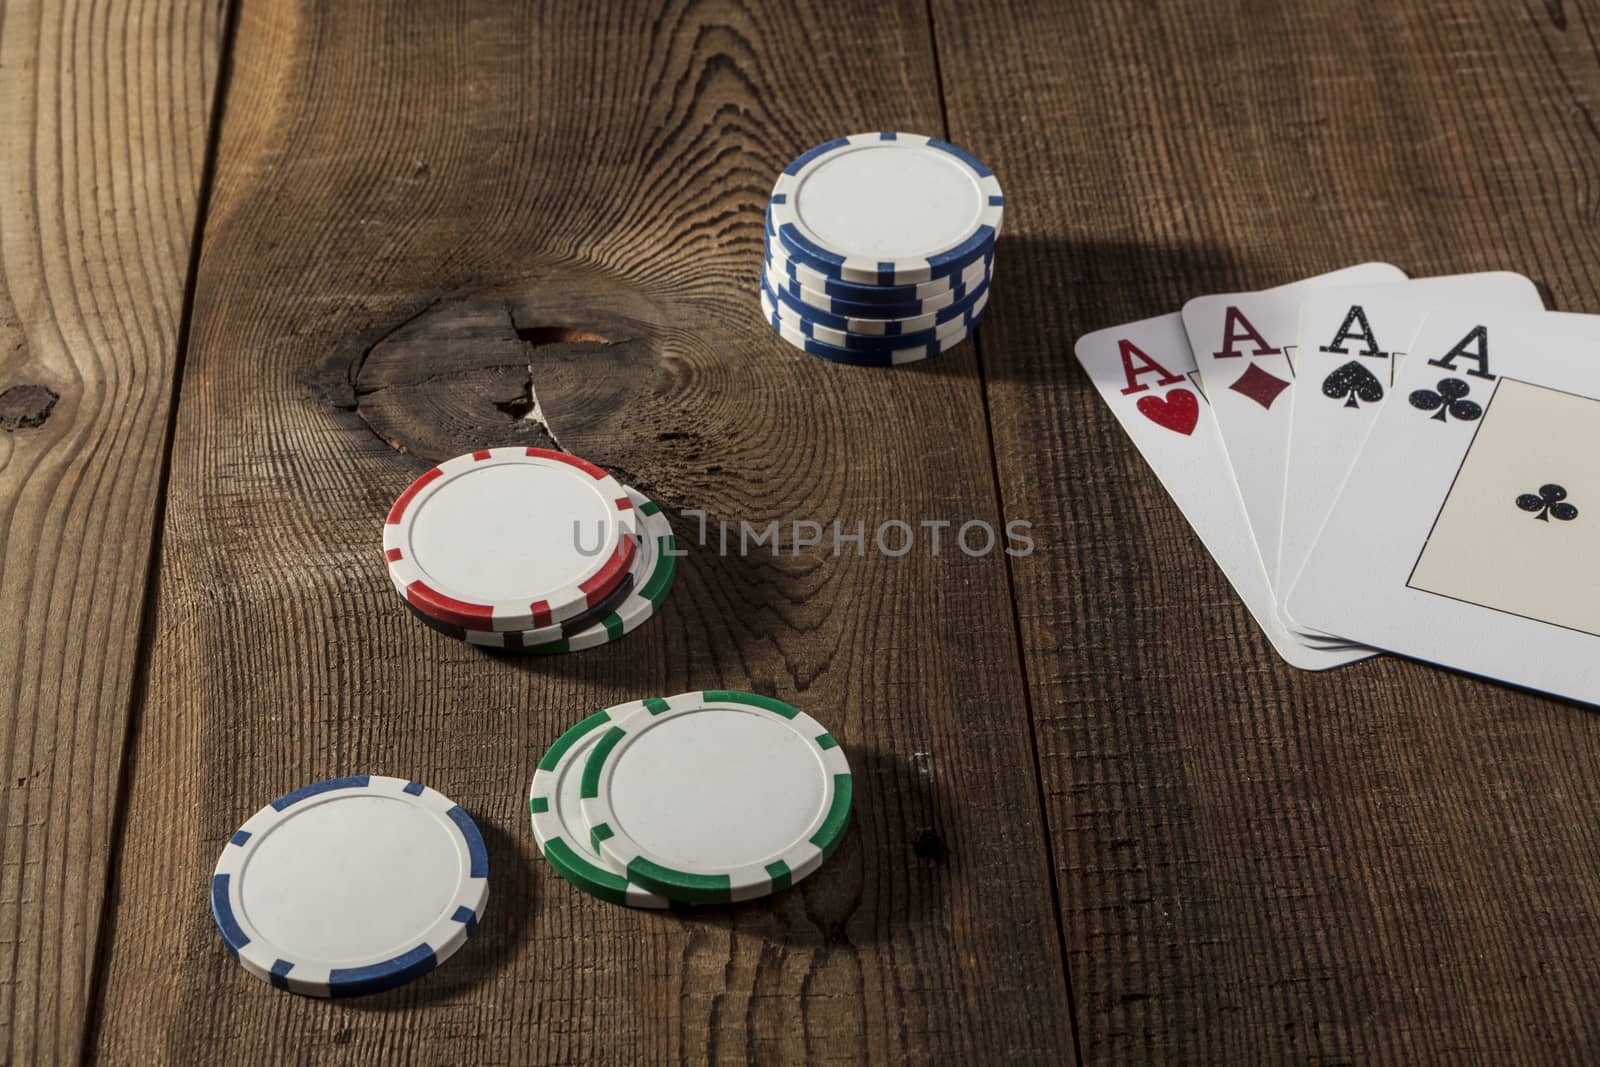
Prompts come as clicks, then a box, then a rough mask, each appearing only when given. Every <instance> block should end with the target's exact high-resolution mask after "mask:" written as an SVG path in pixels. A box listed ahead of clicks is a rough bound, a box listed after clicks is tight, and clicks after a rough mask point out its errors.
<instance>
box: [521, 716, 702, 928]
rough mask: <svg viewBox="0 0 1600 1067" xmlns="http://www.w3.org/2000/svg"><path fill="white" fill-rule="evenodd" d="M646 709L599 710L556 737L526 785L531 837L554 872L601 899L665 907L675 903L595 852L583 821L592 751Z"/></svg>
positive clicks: (632, 905)
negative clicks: (616, 725)
mask: <svg viewBox="0 0 1600 1067" xmlns="http://www.w3.org/2000/svg"><path fill="white" fill-rule="evenodd" d="M642 707H644V701H642V700H640V701H635V702H633V703H632V704H622V705H619V706H618V707H616V708H609V709H606V710H604V711H597V712H595V713H594V714H593V715H590V716H589V717H588V718H586V719H584V720H583V721H581V722H579V723H577V724H576V725H574V726H573V727H572V728H570V729H569V730H567V732H566V733H564V734H562V735H561V736H560V737H558V738H556V742H555V744H553V745H551V746H550V749H549V751H547V752H546V753H545V754H544V758H543V759H541V760H540V761H539V767H538V769H537V770H535V771H534V772H533V783H532V784H531V785H530V786H529V787H528V811H529V813H530V815H531V816H532V819H533V839H534V841H536V842H537V843H538V845H539V852H540V854H541V855H543V856H544V858H545V860H546V861H547V862H548V863H549V864H550V866H552V867H554V868H555V869H556V872H557V873H558V874H560V875H561V877H563V878H565V879H566V880H567V881H569V882H571V883H572V884H573V885H575V886H577V887H578V888H579V889H582V890H583V891H584V892H586V893H592V894H594V895H595V896H597V897H599V898H600V899H601V900H606V901H610V902H611V903H613V904H626V905H628V906H629V907H634V908H665V907H669V906H670V905H671V903H672V902H671V901H670V900H668V899H667V898H666V897H663V896H660V895H659V894H656V893H652V892H650V891H649V890H648V889H642V888H640V887H639V886H636V885H634V884H632V883H631V882H629V881H628V875H627V872H626V871H625V870H623V869H622V868H620V867H616V866H615V865H613V864H612V862H611V861H610V860H608V859H606V858H605V857H604V856H602V855H601V854H600V853H599V852H597V851H595V849H594V846H593V845H592V844H591V843H590V841H589V827H588V824H586V823H585V822H584V821H583V811H582V806H581V804H580V800H579V795H578V794H579V786H580V784H581V782H582V777H583V766H584V763H585V761H587V760H588V758H589V753H590V751H591V750H592V749H593V748H594V746H595V744H596V743H597V742H599V740H600V738H601V737H602V736H603V735H604V734H605V729H604V728H606V727H609V726H610V725H611V724H612V723H613V722H614V721H615V719H616V717H618V716H626V715H627V714H628V713H629V712H632V711H635V710H637V709H639V708H642Z"/></svg>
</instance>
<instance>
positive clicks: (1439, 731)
mask: <svg viewBox="0 0 1600 1067" xmlns="http://www.w3.org/2000/svg"><path fill="white" fill-rule="evenodd" d="M935 8H936V16H935V25H936V29H937V37H938V41H939V45H940V58H941V63H942V67H943V71H944V78H945V83H946V85H947V86H948V87H950V91H949V94H948V97H949V105H950V122H951V133H952V135H953V136H954V137H955V138H956V139H957V140H959V141H961V142H963V143H965V144H967V145H969V146H970V147H972V148H973V149H974V150H975V151H977V152H978V153H980V154H981V155H982V156H983V158H984V159H985V160H986V161H988V162H989V163H990V164H991V165H992V166H993V167H994V168H995V169H996V171H997V172H998V173H999V174H1000V175H1001V177H1002V180H1003V181H1004V182H1005V186H1006V192H1007V194H1008V195H1007V208H1006V223H1007V229H1008V234H1007V237H1006V240H1005V244H1004V247H1002V249H1001V250H1000V253H999V262H1000V265H1001V268H1000V269H1001V271H1002V274H1001V275H1000V277H1001V279H1002V281H1001V282H1000V284H999V285H997V287H996V290H995V296H994V301H993V303H992V305H991V308H990V311H989V317H988V321H987V323H986V325H985V327H984V329H983V333H982V337H981V341H980V347H981V359H982V362H983V365H984V369H985V372H986V375H987V379H988V396H989V402H990V407H991V410H992V412H993V424H994V433H995V441H996V451H997V458H998V461H999V468H1000V475H1001V482H1002V484H1003V485H1004V486H1005V487H1006V488H1005V492H1004V507H1005V511H1006V512H1007V514H1014V515H1015V514H1020V515H1027V516H1029V517H1031V518H1034V519H1035V520H1036V521H1038V522H1039V524H1040V528H1041V532H1042V534H1043V536H1044V538H1045V540H1046V541H1047V542H1048V543H1051V544H1055V545H1059V546H1061V549H1060V551H1059V552H1058V553H1055V554H1053V555H1049V556H1044V557H1040V558H1038V559H1035V560H1032V561H1023V562H1021V563H1019V564H1018V565H1017V567H1016V574H1017V592H1018V612H1019V616H1020V619H1021V623H1022V630H1023V635H1024V644H1025V647H1026V650H1027V667H1028V674H1029V678H1030V685H1031V690H1032V695H1033V703H1034V707H1035V710H1036V713H1037V718H1038V727H1039V745H1040V749H1041V763H1042V767H1043V770H1044V775H1045V788H1046V791H1047V796H1048V800H1047V804H1048V811H1049V820H1050V825H1051V832H1052V839H1053V841H1054V843H1055V855H1056V857H1057V864H1058V871H1057V874H1058V878H1059V879H1060V884H1061V902H1062V909H1063V916H1064V919H1065V923H1066V935H1067V941H1068V957H1069V961H1070V971H1071V976H1072V980H1073V992H1074V995H1075V1002H1076V1011H1077V1021H1078V1024H1079V1027H1080V1032H1081V1036H1082V1042H1083V1051H1084V1058H1085V1060H1087V1061H1089V1062H1096V1063H1099V1062H1111V1061H1155V1062H1183V1061H1209V1062H1231V1063H1240V1062H1271V1061H1284V1060H1291V1061H1299V1062H1350V1061H1355V1062H1379V1061H1389V1060H1394V1061H1400V1062H1411V1061H1415V1060H1417V1059H1419V1058H1430V1059H1444V1060H1450V1059H1455V1060H1464V1059H1470V1060H1478V1061H1484V1062H1494V1063H1507V1062H1513V1061H1518V1060H1527V1061H1544V1062H1549V1061H1563V1060H1566V1061H1578V1062H1582V1061H1588V1060H1593V1059H1594V1058H1595V1056H1596V1052H1597V1049H1600V1028H1597V1026H1596V1023H1595V1018H1596V1016H1597V1012H1596V1008H1597V1006H1600V983H1597V982H1596V977H1597V974H1596V971H1597V964H1596V960H1597V959H1600V876H1597V874H1596V862H1595V860H1596V856H1597V855H1600V823H1597V822H1596V820H1595V818H1594V811H1595V810H1596V807H1597V805H1600V784H1597V783H1600V775H1597V773H1596V772H1597V771H1600V716H1596V715H1595V714H1594V713H1593V712H1591V711H1587V710H1583V709H1580V708H1576V707H1572V706H1567V705H1562V704H1558V703H1556V702H1553V701H1549V700H1544V699H1540V698H1538V697H1535V696H1531V695H1526V694H1521V693H1515V692H1511V691H1509V690H1506V689H1503V688H1499V687H1495V686H1492V685H1488V684H1483V683H1479V682H1475V681H1471V680H1468V679H1466V678H1462V677H1459V676H1455V675H1450V674H1447V673H1444V672H1441V671H1436V670H1432V669H1429V668H1427V667H1424V666H1420V665H1415V664H1406V663H1400V662H1396V661H1394V660H1384V661H1381V662H1378V663H1373V664H1370V665H1364V666H1360V667H1355V668H1351V669H1348V670H1344V671H1340V672H1337V673H1334V674H1331V675H1322V676H1310V675H1301V674H1297V673H1295V672H1294V671H1292V670H1289V669H1287V668H1285V667H1283V666H1282V665H1280V664H1279V663H1277V662H1276V661H1275V660H1274V658H1273V656H1272V654H1271V652H1270V651H1269V649H1268V646H1267V644H1266V642H1265V641H1264V640H1263V639H1261V638H1260V636H1259V635H1258V634H1257V633H1256V632H1255V629H1254V627H1253V625H1252V624H1251V622H1250V620H1249V618H1248V616H1247V615H1246V614H1245V612H1244V611H1243V609H1242V608H1241V607H1240V605H1239V604H1238V603H1237V601H1236V599H1235V598H1234V597H1233V596H1232V595H1231V593H1230V591H1229V590H1228V588H1227V586H1226V584H1225V583H1224V582H1223V580H1222V578H1221V576H1220V575H1219V574H1218V573H1217V571H1216V569H1215V567H1214V566H1213V565H1212V564H1211V563H1210V561H1209V560H1208V558H1207V557H1206V554H1205V552H1204V550H1203V549H1202V548H1201V547H1200V545H1199V543H1198V542H1197V541H1196V540H1195V539H1194V537H1193V536H1192V535H1191V534H1190V533H1189V531H1188V530H1187V529H1186V528H1185V526H1184V523H1183V520H1182V518H1181V517H1180V516H1179V514H1178V512H1177V511H1176V509H1174V508H1173V507H1172V506H1171V505H1170V504H1169V503H1168V501H1167V500H1166V498H1165V496H1164V495H1163V493H1162V491H1161V489H1160V487H1159V485H1158V484H1157V483H1156V481H1155V479H1154V478H1153V477H1151V476H1150V474H1149V473H1148V472H1147V471H1146V470H1145V469H1144V467H1143V465H1142V463H1141V462H1140V460H1139V458H1138V456H1137V454H1136V453H1135V452H1134V450H1133V449H1132V448H1131V447H1130V446H1129V445H1128V443H1127V442H1126V441H1125V440H1124V438H1123V435H1122V433H1121V432H1120V430H1119V429H1118V427H1117V426H1116V424H1115V421H1114V420H1113V419H1112V417H1111V416H1110V414H1109V413H1108V412H1107V411H1106V410H1104V408H1103V406H1102V404H1101V403H1100V401H1099V399H1098V398H1097V397H1096V395H1095V393H1094V390H1093V389H1092V387H1091V386H1090V384H1089V383H1088V381H1087V380H1086V379H1085V378H1084V377H1083V376H1082V375H1081V373H1080V372H1079V371H1078V368H1077V366H1076V364H1075V362H1074V361H1073V359H1072V355H1071V346H1072V343H1073V341H1074V339H1075V338H1077V337H1078V336H1080V335H1081V334H1083V333H1085V332H1087V331H1089V330H1092V329H1097V328H1099V327H1102V326H1109V325H1113V324H1116V323H1118V322H1125V321H1129V320H1132V319H1137V318H1142V317H1145V316H1149V315H1154V314H1160V313H1162V312H1165V311H1169V310H1176V309H1177V308H1178V307H1179V306H1180V305H1181V303H1182V302H1183V301H1184V300H1185V299H1186V298H1187V297H1189V296H1192V295H1196V294H1200V293H1204V292H1220V291H1227V290H1230V289H1235V288H1245V287H1251V286H1259V285H1268V284H1273V283H1276V282H1281V281H1286V280H1289V279H1292V278H1294V277H1297V276H1302V275H1307V274H1311V273H1314V272H1316V271H1319V270H1325V269H1329V268H1332V267H1336V266H1340V265H1344V264H1347V263H1351V262H1358V261H1360V260H1363V259H1389V260H1392V261H1393V262H1395V263H1398V264H1400V265H1401V266H1403V267H1405V268H1406V269H1408V270H1409V271H1411V272H1413V273H1415V274H1439V273H1452V272H1461V271H1471V270H1484V269H1496V268H1504V269H1512V270H1520V271H1523V272H1525V273H1527V274H1528V275H1530V276H1531V277H1533V278H1534V279H1535V280H1537V281H1541V282H1544V283H1546V284H1547V285H1548V286H1549V288H1550V291H1551V292H1552V294H1553V301H1554V306H1557V307H1559V308H1563V309H1567V310H1589V311H1594V310H1600V271H1597V267H1596V264H1597V262H1600V256H1597V252H1600V228H1597V226H1596V223H1595V203H1594V196H1595V190H1596V188H1600V154H1597V151H1596V147H1597V145H1596V141H1597V137H1596V127H1595V123H1594V117H1593V115H1594V109H1595V104H1596V99H1597V97H1600V63H1597V61H1596V60H1597V54H1596V47H1595V41H1596V39H1597V34H1600V11H1597V9H1596V7H1595V5H1593V4H1561V3H1551V4H1545V3H1532V2H1530V3H1517V4H1503V3H1492V2H1489V0H1482V2H1477V0H1451V2H1448V3H1443V4H1402V5H1381V4H1361V5H1357V6H1356V7H1354V8H1352V7H1351V6H1350V5H1331V4H1328V5H1316V4H1310V5H1307V4H1288V5H1270V4H1269V5H1260V4H1247V3H1236V4H1219V3H1215V2H1212V0H1180V2H1176V3H1165V4H1160V5H1138V6H1137V9H1135V8H1134V7H1131V6H1130V5H1125V4H1115V3H1109V2H1106V3H1092V4H1075V5H1049V4H1026V3H997V4H983V5H973V4H960V3H952V2H946V0H940V2H939V3H938V4H936V5H935ZM1022 86H1025V87H1026V90H1025V93H1024V92H1021V90H1020V89H1019V87H1022ZM1019 95H1021V96H1023V98H1024V99H1026V101H1027V105H1026V106H1025V107H1022V108H1017V107H1014V106H1013V105H1012V101H1013V100H1016V99H1017V98H1018V97H1019ZM998 116H1003V121H1002V120H1000V119H999V118H998Z"/></svg>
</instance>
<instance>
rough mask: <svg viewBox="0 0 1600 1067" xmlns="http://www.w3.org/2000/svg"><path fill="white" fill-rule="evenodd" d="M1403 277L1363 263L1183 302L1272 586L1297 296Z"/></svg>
mask: <svg viewBox="0 0 1600 1067" xmlns="http://www.w3.org/2000/svg"><path fill="white" fill-rule="evenodd" d="M1403 280H1405V273H1404V272H1403V271H1401V270H1400V268H1398V267H1392V266H1390V265H1389V264H1387V263H1365V264H1362V265H1360V266H1356V267H1350V268H1347V269H1345V270H1341V271H1335V272H1333V273H1332V274H1323V275H1319V276H1317V277H1315V278H1308V279H1306V280H1305V281H1302V282H1295V283H1294V284H1291V285H1284V286H1280V287H1278V288H1276V289H1267V290H1264V291H1262V292H1259V293H1224V294H1221V295H1217V296H1201V297H1196V298H1195V299H1193V300H1191V301H1189V302H1188V303H1187V304H1185V305H1184V306H1183V325H1184V329H1185V330H1186V332H1187V333H1188V336H1189V343H1190V346H1191V347H1192V349H1193V351H1194V354H1195V359H1196V361H1197V362H1198V364H1199V368H1200V379H1201V381H1202V382H1203V383H1204V384H1205V390H1206V396H1207V397H1209V398H1210V400H1211V404H1212V410H1213V412H1214V413H1215V415H1216V420H1217V426H1218V429H1219V430H1220V431H1221V434H1222V443H1223V448H1224V450H1225V451H1226V454H1227V459H1228V465H1229V467H1230V468H1231V469H1232V471H1233V478H1234V481H1235V482H1236V483H1237V485H1238V487H1239V495H1240V496H1241V497H1242V498H1243V499H1244V508H1245V514H1246V515H1248V516H1249V519H1250V530H1251V534H1252V537H1253V538H1254V544H1255V546H1256V550H1257V551H1258V552H1259V553H1260V555H1261V560H1262V565H1263V567H1264V568H1265V569H1266V572H1267V581H1268V584H1269V586H1272V587H1273V588H1276V571H1277V566H1278V539H1279V528H1280V526H1281V525H1282V521H1283V475H1284V469H1285V463H1286V456H1287V452H1288V447H1289V397H1288V396H1287V395H1285V394H1287V393H1288V392H1289V390H1290V388H1291V387H1292V385H1293V384H1294V365H1293V359H1292V356H1293V352H1294V345H1295V342H1296V340H1297V336H1298V329H1299V325H1300V301H1301V300H1303V299H1304V298H1305V297H1306V296H1307V295H1308V294H1310V293H1311V292H1313V291H1315V290H1317V289H1320V288H1326V287H1328V286H1336V285H1372V284H1377V283H1380V282H1393V281H1403Z"/></svg>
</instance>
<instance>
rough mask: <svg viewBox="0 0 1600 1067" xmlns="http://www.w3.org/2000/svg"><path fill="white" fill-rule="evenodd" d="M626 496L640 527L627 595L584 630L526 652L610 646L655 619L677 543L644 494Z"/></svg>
mask: <svg viewBox="0 0 1600 1067" xmlns="http://www.w3.org/2000/svg"><path fill="white" fill-rule="evenodd" d="M627 493H628V497H629V498H630V499H631V500H632V501H633V509H634V513H635V514H636V515H638V516H639V525H640V527H641V530H640V536H639V545H638V550H637V551H636V552H635V553H634V557H633V567H632V571H631V573H630V575H629V582H628V592H627V594H626V595H625V596H623V597H622V599H621V601H620V602H619V603H618V604H616V606H615V607H613V608H611V609H610V610H608V611H606V612H605V613H604V614H603V615H602V616H601V617H600V618H598V619H595V620H593V621H592V622H590V623H589V624H588V625H587V626H583V627H577V626H575V627H573V628H572V629H571V630H569V631H568V632H567V634H566V635H565V636H563V637H562V638H561V639H560V640H557V641H554V642H551V643H549V644H543V645H537V646H535V647H533V648H530V649H529V650H528V651H530V652H533V653H535V654H537V655H542V656H550V655H559V654H560V653H563V652H579V651H582V650H583V649H587V648H598V647H600V646H601V645H605V644H609V643H611V642H612V641H615V640H617V639H619V638H620V637H622V636H623V635H624V634H628V633H632V632H633V631H634V630H635V629H637V628H638V627H639V625H640V624H642V623H643V622H645V620H647V619H649V618H651V617H652V616H653V615H655V613H656V611H657V610H658V609H659V608H660V607H661V603H662V601H664V600H666V599H667V594H668V593H669V592H671V591H672V583H673V581H674V580H675V579H676V578H677V574H678V558H677V555H676V552H677V548H678V542H677V539H676V538H674V537H673V535H672V523H671V522H669V521H668V520H667V516H666V514H665V513H664V512H662V510H661V509H660V508H659V507H657V506H656V505H655V504H654V503H653V502H652V501H651V500H650V499H649V498H648V497H646V496H645V495H644V494H643V493H641V492H639V491H638V490H637V489H633V488H631V487H630V488H628V489H627Z"/></svg>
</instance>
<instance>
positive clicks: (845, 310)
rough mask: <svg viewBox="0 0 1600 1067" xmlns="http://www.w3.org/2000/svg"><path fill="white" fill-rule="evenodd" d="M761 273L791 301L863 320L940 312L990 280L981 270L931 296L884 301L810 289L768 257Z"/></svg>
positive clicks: (833, 313) (907, 317)
mask: <svg viewBox="0 0 1600 1067" xmlns="http://www.w3.org/2000/svg"><path fill="white" fill-rule="evenodd" d="M763 273H764V275H765V278H766V283H767V285H768V287H770V288H772V289H774V290H776V291H778V292H781V293H783V294H785V295H787V296H788V297H789V298H790V299H791V300H794V301H797V302H799V303H801V304H804V305H805V306H806V307H809V308H815V309H816V310H818V311H826V312H828V313H829V314H832V315H840V316H843V317H845V318H863V319H910V318H916V317H917V316H918V315H926V314H929V313H931V312H935V311H942V310H944V309H945V308H947V307H949V306H951V305H952V304H956V303H959V302H960V301H962V300H965V299H966V297H967V295H968V294H969V293H971V292H972V290H973V289H975V288H977V287H978V286H979V285H983V284H984V283H986V282H987V281H988V280H989V276H988V274H987V273H984V274H982V275H980V276H979V277H978V279H977V281H976V282H974V283H973V284H972V285H970V286H969V285H968V284H966V283H965V282H956V283H954V284H952V285H951V286H950V287H948V288H947V289H945V290H944V291H943V292H939V293H934V294H932V295H931V296H926V297H922V298H920V299H910V300H898V301H885V300H855V299H852V298H850V297H848V296H842V295H838V294H836V293H835V294H829V293H827V292H824V291H822V290H818V289H812V288H810V287H809V286H806V285H804V284H802V283H801V282H797V281H795V280H794V279H793V278H792V277H789V276H788V275H787V274H786V273H784V272H783V269H782V268H781V267H779V266H778V265H777V264H776V262H775V261H774V260H772V259H770V258H769V259H768V260H767V262H766V264H765V269H764V271H763ZM963 277H965V276H963Z"/></svg>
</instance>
